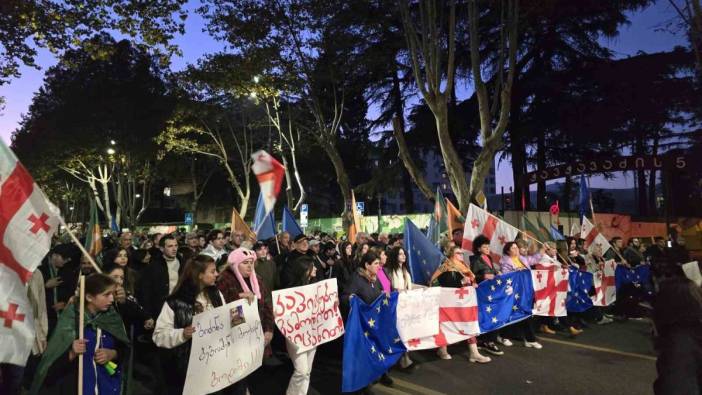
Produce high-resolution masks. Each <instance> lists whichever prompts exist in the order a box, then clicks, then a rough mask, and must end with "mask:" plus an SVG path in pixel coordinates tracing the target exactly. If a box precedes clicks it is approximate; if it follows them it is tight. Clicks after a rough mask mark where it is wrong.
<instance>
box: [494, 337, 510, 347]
mask: <svg viewBox="0 0 702 395" xmlns="http://www.w3.org/2000/svg"><path fill="white" fill-rule="evenodd" d="M497 342H498V343H500V344H502V345H503V346H505V347H512V342H511V341H510V340H509V339H505V338H504V337H502V336H497Z"/></svg>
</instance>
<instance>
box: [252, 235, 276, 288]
mask: <svg viewBox="0 0 702 395" xmlns="http://www.w3.org/2000/svg"><path fill="white" fill-rule="evenodd" d="M253 249H254V252H255V253H256V262H254V268H255V269H256V274H257V275H258V277H259V278H260V279H261V281H262V283H263V285H265V287H266V290H267V292H266V295H264V298H265V299H266V300H270V298H271V292H272V291H274V290H276V289H278V281H279V280H280V277H279V276H278V267H277V266H276V264H275V262H273V260H272V259H271V257H270V255H269V254H268V246H267V245H266V243H264V242H262V241H257V242H256V244H254V247H253Z"/></svg>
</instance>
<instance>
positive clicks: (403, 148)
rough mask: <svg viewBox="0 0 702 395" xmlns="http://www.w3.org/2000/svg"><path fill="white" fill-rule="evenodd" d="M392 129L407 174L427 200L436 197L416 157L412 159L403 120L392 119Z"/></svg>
mask: <svg viewBox="0 0 702 395" xmlns="http://www.w3.org/2000/svg"><path fill="white" fill-rule="evenodd" d="M392 130H393V136H395V141H396V142H397V149H398V151H399V156H400V159H401V160H402V164H403V165H405V169H407V174H409V176H410V177H411V178H412V180H413V181H414V183H415V184H416V185H417V187H418V188H419V191H420V192H422V194H423V195H424V196H425V197H426V198H427V200H432V199H434V193H433V192H432V190H431V187H430V186H429V183H427V181H426V180H425V179H424V175H423V174H422V173H421V171H420V170H419V168H418V167H417V164H416V163H414V159H412V155H411V154H410V152H409V149H408V148H407V142H406V141H405V130H404V126H403V122H402V121H401V120H400V118H399V117H397V116H395V117H394V118H393V119H392Z"/></svg>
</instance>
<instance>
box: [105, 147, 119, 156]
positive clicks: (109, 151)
mask: <svg viewBox="0 0 702 395" xmlns="http://www.w3.org/2000/svg"><path fill="white" fill-rule="evenodd" d="M115 152H117V151H115V149H114V148H108V149H107V155H114V154H115Z"/></svg>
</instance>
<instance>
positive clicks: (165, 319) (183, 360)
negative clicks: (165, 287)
mask: <svg viewBox="0 0 702 395" xmlns="http://www.w3.org/2000/svg"><path fill="white" fill-rule="evenodd" d="M216 279H217V269H216V267H215V261H214V259H213V258H212V257H210V256H207V255H198V256H196V257H195V258H193V259H191V260H189V261H188V262H187V263H186V264H185V268H184V269H183V274H181V276H180V278H179V279H178V284H177V285H176V287H175V289H174V290H173V293H172V294H171V295H170V296H168V298H167V299H166V303H164V304H163V308H162V309H161V314H159V316H158V319H157V320H156V327H155V328H154V334H153V341H154V343H155V344H156V346H158V347H161V348H165V349H167V352H165V353H164V354H165V355H163V356H164V357H165V359H164V360H163V363H164V366H170V367H171V371H170V372H168V374H167V375H166V385H167V387H168V389H167V392H166V393H167V394H181V393H182V392H183V386H185V375H186V373H187V372H188V359H189V358H190V346H191V342H190V339H191V338H192V336H193V333H194V332H195V328H194V327H193V326H192V322H193V316H194V315H195V314H199V313H202V312H204V311H208V310H211V309H214V308H215V307H219V306H222V305H223V304H224V298H223V297H222V294H221V293H220V292H219V291H218V290H217V287H216V286H215V280H216Z"/></svg>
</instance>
